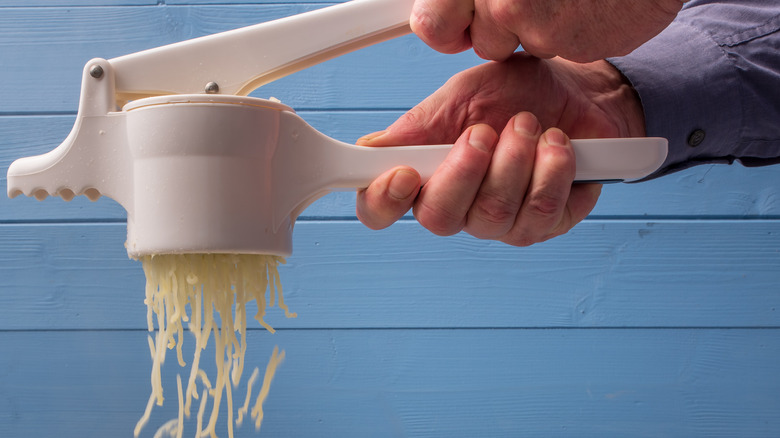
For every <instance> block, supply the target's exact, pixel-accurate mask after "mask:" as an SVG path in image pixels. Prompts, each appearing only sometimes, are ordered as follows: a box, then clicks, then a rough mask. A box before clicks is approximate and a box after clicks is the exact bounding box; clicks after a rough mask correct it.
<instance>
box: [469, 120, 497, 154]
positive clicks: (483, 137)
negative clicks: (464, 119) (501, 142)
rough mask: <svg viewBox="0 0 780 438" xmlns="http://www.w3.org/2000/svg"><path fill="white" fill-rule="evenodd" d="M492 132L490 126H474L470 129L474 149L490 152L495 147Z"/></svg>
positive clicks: (471, 144)
mask: <svg viewBox="0 0 780 438" xmlns="http://www.w3.org/2000/svg"><path fill="white" fill-rule="evenodd" d="M490 134H491V133H490V131H489V128H487V127H480V126H473V127H472V128H471V130H470V131H469V138H468V142H469V145H470V146H471V147H473V148H474V149H477V150H480V151H483V152H490V150H491V149H493V141H494V138H493V136H492V135H490Z"/></svg>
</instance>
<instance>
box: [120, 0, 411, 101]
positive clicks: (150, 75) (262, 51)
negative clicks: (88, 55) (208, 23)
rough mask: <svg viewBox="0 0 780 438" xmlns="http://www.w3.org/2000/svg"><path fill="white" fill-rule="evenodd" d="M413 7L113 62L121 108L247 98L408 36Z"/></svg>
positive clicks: (348, 12)
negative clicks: (161, 99) (176, 98)
mask: <svg viewBox="0 0 780 438" xmlns="http://www.w3.org/2000/svg"><path fill="white" fill-rule="evenodd" d="M413 4H414V0H360V1H349V2H346V3H342V4H339V5H335V6H331V7H327V8H322V9H318V10H315V11H311V12H306V13H302V14H298V15H294V16H291V17H286V18H281V19H278V20H274V21H269V22H265V23H261V24H257V25H253V26H248V27H244V28H240V29H235V30H231V31H227V32H222V33H218V34H214V35H209V36H204V37H201V38H195V39H192V40H188V41H182V42H179V43H175V44H170V45H167V46H162V47H157V48H153V49H149V50H145V51H142V52H137V53H133V54H130V55H125V56H120V57H117V58H113V59H110V60H109V62H110V63H111V65H112V67H113V70H114V73H115V75H116V78H115V80H116V94H117V101H118V102H120V103H121V102H125V101H128V100H133V99H139V98H142V97H150V96H157V95H165V94H197V93H204V92H208V93H214V92H218V93H219V94H233V95H239V96H245V95H248V94H249V93H250V92H252V91H253V90H254V89H256V88H257V87H260V86H262V85H264V84H267V83H269V82H272V81H274V80H276V79H279V78H281V77H284V76H287V75H289V74H291V73H294V72H297V71H299V70H302V69H304V68H306V67H309V66H312V65H315V64H318V63H321V62H323V61H325V60H328V59H331V58H335V57H337V56H340V55H343V54H345V53H349V52H351V51H354V50H357V49H361V48H363V47H367V46H369V45H372V44H376V43H378V42H381V41H385V40H388V39H391V38H395V37H398V36H401V35H404V34H407V33H409V32H410V28H409V16H410V15H411V11H412V5H413Z"/></svg>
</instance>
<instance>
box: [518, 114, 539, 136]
mask: <svg viewBox="0 0 780 438" xmlns="http://www.w3.org/2000/svg"><path fill="white" fill-rule="evenodd" d="M514 129H515V132H517V133H518V134H521V135H526V136H529V137H536V136H537V135H539V132H540V131H541V130H542V126H541V125H540V124H539V121H538V120H536V117H534V115H533V114H531V113H520V114H518V115H516V116H515V123H514Z"/></svg>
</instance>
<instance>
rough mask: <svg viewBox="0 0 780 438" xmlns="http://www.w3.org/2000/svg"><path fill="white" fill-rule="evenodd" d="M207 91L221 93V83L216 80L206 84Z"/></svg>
mask: <svg viewBox="0 0 780 438" xmlns="http://www.w3.org/2000/svg"><path fill="white" fill-rule="evenodd" d="M206 93H208V94H217V93H219V85H217V83H216V82H209V83H208V84H206Z"/></svg>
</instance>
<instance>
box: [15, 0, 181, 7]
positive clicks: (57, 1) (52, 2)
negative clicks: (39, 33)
mask: <svg viewBox="0 0 780 438" xmlns="http://www.w3.org/2000/svg"><path fill="white" fill-rule="evenodd" d="M160 1H163V2H164V0H67V1H64V0H0V8H30V7H59V8H62V7H72V6H142V5H146V6H149V5H156V4H158V3H159V2H160ZM168 3H170V2H168Z"/></svg>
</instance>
